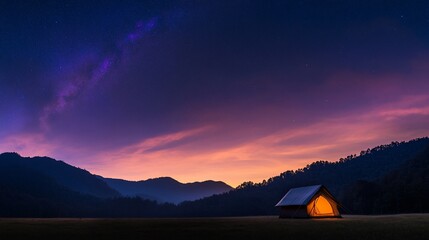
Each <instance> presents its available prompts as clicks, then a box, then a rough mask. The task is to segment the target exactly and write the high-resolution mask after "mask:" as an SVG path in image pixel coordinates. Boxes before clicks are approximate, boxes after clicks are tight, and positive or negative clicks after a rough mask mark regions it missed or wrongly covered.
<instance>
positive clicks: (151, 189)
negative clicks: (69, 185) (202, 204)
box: [100, 177, 233, 204]
mask: <svg viewBox="0 0 429 240" xmlns="http://www.w3.org/2000/svg"><path fill="white" fill-rule="evenodd" d="M100 178H101V179H102V180H103V181H105V182H106V183H107V184H108V185H109V186H110V187H111V188H113V189H115V190H117V191H118V192H120V193H121V194H122V195H123V196H130V197H133V196H139V197H141V198H145V199H151V200H156V201H157V202H160V203H162V202H169V203H175V204H178V203H180V202H183V201H192V200H197V199H200V198H204V197H208V196H212V195H214V194H221V193H225V192H228V191H230V190H232V189H233V188H232V187H231V186H229V185H227V184H226V183H224V182H220V181H204V182H193V183H181V182H178V181H177V180H175V179H173V178H170V177H160V178H153V179H148V180H145V181H126V180H122V179H113V178H102V177H100Z"/></svg>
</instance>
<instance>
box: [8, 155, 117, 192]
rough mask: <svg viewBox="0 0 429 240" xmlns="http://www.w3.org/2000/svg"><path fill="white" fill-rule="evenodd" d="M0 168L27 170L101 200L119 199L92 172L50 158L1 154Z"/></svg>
mask: <svg viewBox="0 0 429 240" xmlns="http://www.w3.org/2000/svg"><path fill="white" fill-rule="evenodd" d="M0 168H2V169H3V170H7V169H15V170H17V169H27V170H29V171H33V172H35V173H38V174H40V175H44V176H46V177H49V178H50V179H52V181H54V182H55V183H57V184H58V185H61V186H64V187H65V188H68V189H69V190H72V191H75V192H79V193H82V194H89V195H93V196H96V197H100V198H111V197H119V196H120V193H118V192H117V191H116V190H114V189H112V188H110V187H109V186H108V185H107V184H106V183H105V182H104V181H102V180H100V179H98V178H97V177H96V176H94V175H92V174H91V173H90V172H88V171H86V170H83V169H80V168H77V167H74V166H71V165H69V164H66V163H64V162H62V161H57V160H55V159H52V158H49V157H33V158H29V157H21V156H20V155H18V154H17V153H3V154H0Z"/></svg>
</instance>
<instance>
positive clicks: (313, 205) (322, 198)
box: [276, 185, 341, 218]
mask: <svg viewBox="0 0 429 240" xmlns="http://www.w3.org/2000/svg"><path fill="white" fill-rule="evenodd" d="M338 206H339V203H338V201H337V200H335V198H334V197H333V196H332V194H331V193H330V192H329V191H328V189H327V188H326V187H325V186H323V185H314V186H307V187H300V188H292V189H290V190H289V191H288V192H287V193H286V195H285V196H284V197H283V198H282V199H281V200H280V201H279V202H278V203H277V204H276V207H278V208H280V218H321V217H341V215H340V212H339V211H338Z"/></svg>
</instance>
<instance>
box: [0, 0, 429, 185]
mask: <svg viewBox="0 0 429 240" xmlns="http://www.w3.org/2000/svg"><path fill="white" fill-rule="evenodd" d="M0 36H2V37H1V38H0V52H1V54H0V90H1V95H0V114H1V115H0V116H1V117H0V151H1V152H6V151H16V152H18V153H20V154H21V155H24V156H35V155H47V156H51V157H54V158H56V159H60V160H64V161H65V162H67V163H69V164H72V165H75V166H78V167H81V168H85V169H87V170H89V171H91V172H93V173H95V174H101V175H103V176H106V177H116V178H124V179H132V180H139V179H147V178H152V177H160V176H171V177H173V178H176V179H178V180H179V181H183V182H189V181H202V180H206V179H213V180H222V181H225V182H227V183H229V184H231V185H233V186H236V185H238V184H240V183H241V182H243V181H255V182H259V181H262V180H263V179H266V178H269V177H272V176H275V175H277V174H279V173H281V172H283V171H286V170H289V169H297V168H300V167H304V166H305V165H306V164H309V163H311V162H313V161H316V160H328V161H335V160H338V159H339V158H340V157H345V156H347V155H350V154H355V153H359V152H360V151H361V150H363V149H367V148H371V147H374V146H376V145H380V144H386V143H390V142H391V141H402V140H410V139H412V138H417V137H423V136H428V135H429V124H428V122H429V80H428V79H429V3H425V2H423V1H422V2H417V1H415V2H407V1H403V2H401V1H341V2H332V3H326V2H323V3H322V1H212V2H208V1H143V2H140V1H127V2H125V3H124V2H122V1H121V2H119V1H118V2H112V3H109V4H100V5H98V4H96V3H87V2H85V1H61V2H56V1H52V2H49V1H48V2H44V3H43V4H37V2H31V1H23V2H13V3H1V4H0Z"/></svg>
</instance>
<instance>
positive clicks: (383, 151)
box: [178, 137, 429, 216]
mask: <svg viewBox="0 0 429 240" xmlns="http://www.w3.org/2000/svg"><path fill="white" fill-rule="evenodd" d="M428 147H429V138H427V137H426V138H420V139H415V140H411V141H409V142H400V143H399V142H392V143H391V144H387V145H381V146H377V147H375V148H373V149H367V150H365V151H361V153H360V154H359V156H357V155H350V156H347V157H346V158H341V159H340V160H339V161H337V162H326V161H318V162H314V163H312V164H310V165H307V166H306V167H304V168H302V169H298V170H296V171H286V172H284V173H282V174H280V175H279V176H277V177H273V178H270V179H268V180H267V181H263V182H262V183H259V184H254V183H252V182H245V183H243V184H242V185H240V186H239V187H237V188H236V189H235V190H233V191H230V192H228V193H225V194H221V195H216V196H212V197H208V198H204V199H201V200H197V201H194V202H184V203H182V204H180V205H179V206H178V214H179V215H181V216H244V215H270V214H277V209H275V207H274V205H275V204H276V203H277V202H278V201H279V200H280V199H281V197H282V196H283V195H284V194H286V192H287V191H288V190H289V189H290V188H294V187H301V186H306V185H315V184H323V185H325V186H327V187H328V189H329V190H330V191H331V192H332V193H333V195H334V196H336V198H337V199H338V200H339V201H340V202H344V204H343V207H344V208H343V209H342V210H343V211H346V212H348V213H359V212H366V210H367V209H365V208H366V207H367V206H365V205H364V204H359V206H357V208H354V209H353V210H350V209H351V208H352V206H350V205H348V204H350V202H355V201H357V200H358V199H357V198H352V199H351V200H348V198H349V197H350V194H351V193H350V191H351V190H350V189H353V188H354V187H356V184H358V183H359V182H365V181H366V182H374V181H378V180H380V179H383V178H389V176H390V175H389V174H394V176H399V177H398V178H397V179H396V181H395V182H401V181H404V182H406V181H407V180H406V179H402V177H404V178H406V177H408V175H407V174H405V173H402V172H403V171H407V172H411V173H413V172H415V171H420V170H419V169H414V168H416V166H414V165H408V164H412V162H413V161H414V159H415V158H416V157H418V156H420V154H422V153H423V152H424V151H425V150H426V148H428ZM419 164H420V165H423V166H426V167H427V166H428V163H427V161H426V162H419ZM404 166H413V167H409V168H404ZM399 173H401V174H399ZM398 174H399V175H398ZM403 174H405V175H403ZM424 179H427V177H426V178H424ZM400 186H403V188H406V185H400ZM425 187H427V185H419V184H416V188H425ZM364 189H368V188H364ZM392 189H394V188H384V189H383V191H386V192H388V193H389V194H393V190H392ZM374 191H377V190H374ZM416 191H417V190H416ZM421 193H422V194H427V193H426V192H423V191H422V192H421ZM370 194H371V193H369V195H370ZM384 195H385V196H388V195H387V194H384ZM426 196H427V195H426ZM409 200H411V202H409V204H415V202H412V201H413V199H409ZM385 201H386V202H389V201H394V198H392V199H390V198H387V199H386V200H385ZM390 204H393V203H390Z"/></svg>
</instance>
